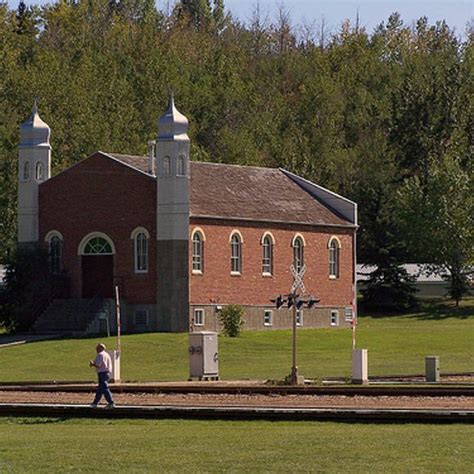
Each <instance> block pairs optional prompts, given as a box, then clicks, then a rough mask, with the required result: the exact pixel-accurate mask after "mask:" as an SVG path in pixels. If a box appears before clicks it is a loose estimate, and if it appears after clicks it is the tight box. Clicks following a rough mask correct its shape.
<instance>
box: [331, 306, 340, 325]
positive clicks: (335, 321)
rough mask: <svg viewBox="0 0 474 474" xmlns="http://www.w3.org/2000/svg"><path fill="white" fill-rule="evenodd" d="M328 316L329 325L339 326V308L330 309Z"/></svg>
mask: <svg viewBox="0 0 474 474" xmlns="http://www.w3.org/2000/svg"><path fill="white" fill-rule="evenodd" d="M330 318H331V319H330V322H331V326H339V310H337V309H331V316H330Z"/></svg>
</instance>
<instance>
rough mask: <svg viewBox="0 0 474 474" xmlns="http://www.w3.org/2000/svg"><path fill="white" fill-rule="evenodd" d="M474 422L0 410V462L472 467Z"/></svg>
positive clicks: (156, 467)
mask: <svg viewBox="0 0 474 474" xmlns="http://www.w3.org/2000/svg"><path fill="white" fill-rule="evenodd" d="M473 438H474V427H472V426H468V425H447V426H446V425H445V426H439V425H364V424H362V425H353V424H336V423H315V422H266V421H259V422H257V421H255V422H243V421H242V422H240V421H189V420H159V421H151V420H120V421H119V420H104V421H98V420H77V419H68V420H59V419H33V418H29V419H28V418H26V419H5V418H4V419H0V472H64V471H73V472H118V471H121V472H139V471H147V472H338V473H339V472H340V473H342V472H350V473H363V472H427V473H428V472H430V473H433V472H456V473H468V472H472V466H473V463H474V450H473V449H472V440H473Z"/></svg>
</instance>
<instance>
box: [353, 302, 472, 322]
mask: <svg viewBox="0 0 474 474" xmlns="http://www.w3.org/2000/svg"><path fill="white" fill-rule="evenodd" d="M361 313H362V314H361V316H363V317H366V318H373V319H382V318H390V317H398V318H400V317H402V318H409V319H418V320H421V321H427V320H428V321H443V320H446V319H461V320H466V319H469V318H473V320H474V298H468V299H465V300H462V301H461V302H460V304H459V306H456V305H455V303H454V301H451V300H446V299H433V300H420V301H419V303H418V306H417V307H416V308H414V309H412V310H411V311H409V312H404V313H396V312H392V313H390V312H380V313H379V312H376V311H370V313H369V312H368V311H365V310H364V309H363V308H362V310H361Z"/></svg>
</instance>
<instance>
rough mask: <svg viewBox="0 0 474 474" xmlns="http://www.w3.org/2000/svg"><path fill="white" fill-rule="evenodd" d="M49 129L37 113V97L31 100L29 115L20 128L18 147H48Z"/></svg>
mask: <svg viewBox="0 0 474 474" xmlns="http://www.w3.org/2000/svg"><path fill="white" fill-rule="evenodd" d="M50 134H51V129H50V128H49V126H48V124H47V123H45V122H44V121H43V120H42V119H41V117H40V115H39V112H38V97H35V98H34V100H33V108H32V110H31V115H30V116H29V117H28V119H27V120H26V121H25V122H23V123H22V124H21V126H20V146H36V145H42V144H47V145H49V136H50Z"/></svg>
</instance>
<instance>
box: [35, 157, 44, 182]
mask: <svg viewBox="0 0 474 474" xmlns="http://www.w3.org/2000/svg"><path fill="white" fill-rule="evenodd" d="M43 179H44V165H43V163H41V161H38V163H36V181H43Z"/></svg>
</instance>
